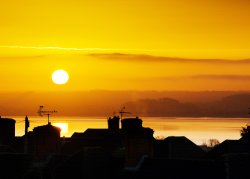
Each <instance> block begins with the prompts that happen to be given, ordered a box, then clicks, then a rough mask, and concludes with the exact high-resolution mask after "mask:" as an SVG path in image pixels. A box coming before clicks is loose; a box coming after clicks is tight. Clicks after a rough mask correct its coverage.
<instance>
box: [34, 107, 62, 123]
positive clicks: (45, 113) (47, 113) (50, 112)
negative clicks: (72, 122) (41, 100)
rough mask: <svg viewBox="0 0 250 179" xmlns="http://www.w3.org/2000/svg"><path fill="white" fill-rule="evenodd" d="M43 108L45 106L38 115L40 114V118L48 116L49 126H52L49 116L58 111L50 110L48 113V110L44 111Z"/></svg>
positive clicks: (40, 108) (39, 110)
mask: <svg viewBox="0 0 250 179" xmlns="http://www.w3.org/2000/svg"><path fill="white" fill-rule="evenodd" d="M43 108H44V106H40V107H39V109H38V112H37V113H38V114H39V116H43V115H47V116H48V124H50V122H49V116H50V115H51V114H53V113H56V112H57V111H56V110H48V111H46V110H43Z"/></svg>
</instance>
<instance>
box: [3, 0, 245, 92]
mask: <svg viewBox="0 0 250 179" xmlns="http://www.w3.org/2000/svg"><path fill="white" fill-rule="evenodd" d="M249 9H250V2H249V1H247V0H237V1H236V0H210V1H207V2H204V1H200V0H180V1H174V0H164V1H163V0H126V1H120V0H107V1H103V0H93V1H79V0H70V1H69V0H67V1H66V0H60V1H57V0H54V1H51V0H43V1H38V0H22V1H20V0H9V1H3V2H1V6H0V19H1V23H0V33H1V38H0V62H1V70H0V76H1V78H0V83H1V89H0V91H58V90H61V91H72V90H78V91H81V90H93V89H94V90H95V89H109V90H189V91H193V90H195V91H199V90H250V84H249V83H248V82H249V80H250V71H249V67H250V60H242V59H250V43H249V40H250V35H249V32H250V23H249V18H250V11H249ZM168 57H171V58H168ZM175 57H179V58H175ZM192 59H197V60H192ZM205 59H207V60H205ZM218 59H223V60H218ZM60 68H62V69H64V70H66V71H68V73H69V75H70V80H69V82H68V83H67V84H66V85H63V86H58V85H55V84H53V83H52V82H51V74H52V72H53V71H54V70H56V69H60Z"/></svg>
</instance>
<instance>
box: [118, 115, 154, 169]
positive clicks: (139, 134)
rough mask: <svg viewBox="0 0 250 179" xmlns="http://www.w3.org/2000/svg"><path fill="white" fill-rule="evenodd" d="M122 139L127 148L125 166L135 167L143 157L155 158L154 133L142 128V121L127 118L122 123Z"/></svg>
mask: <svg viewBox="0 0 250 179" xmlns="http://www.w3.org/2000/svg"><path fill="white" fill-rule="evenodd" d="M121 122H122V129H121V133H122V138H123V146H124V147H125V157H126V158H125V165H126V166H128V167H130V166H131V167H132V166H135V165H136V164H137V163H138V162H139V160H140V159H141V157H143V156H149V157H153V140H154V138H153V133H154V131H153V130H152V129H150V128H144V127H142V120H141V119H139V118H138V117H136V118H125V119H123V120H122V121H121Z"/></svg>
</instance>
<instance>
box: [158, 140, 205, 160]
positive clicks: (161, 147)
mask: <svg viewBox="0 0 250 179" xmlns="http://www.w3.org/2000/svg"><path fill="white" fill-rule="evenodd" d="M205 154H206V153H205V151H203V150H202V149H201V147H199V146H197V145H196V144H195V143H193V142H192V141H190V140H189V139H188V138H186V137H184V136H170V137H167V138H165V139H164V140H155V148H154V155H155V157H157V158H169V159H178V158H181V159H200V158H202V157H204V156H205Z"/></svg>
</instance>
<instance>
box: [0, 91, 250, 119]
mask: <svg viewBox="0 0 250 179" xmlns="http://www.w3.org/2000/svg"><path fill="white" fill-rule="evenodd" d="M0 98H1V101H0V114H1V115H5V116H8V115H9V116H11V115H16V116H18V115H26V113H27V111H29V114H30V115H37V113H36V112H37V106H40V105H41V104H44V105H46V106H50V107H55V106H56V109H57V110H58V111H60V113H59V114H58V115H61V116H109V115H112V114H113V113H114V112H117V111H118V110H120V109H121V107H123V106H126V108H127V109H128V110H129V111H130V112H132V113H134V114H138V115H141V116H166V117H168V116H171V117H173V116H174V117H180V116H182V117H248V108H249V107H250V93H249V92H230V91H214V92H213V91H204V92H185V91H85V92H57V93H54V92H23V93H21V92H9V93H0ZM17 101H18V102H17Z"/></svg>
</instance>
